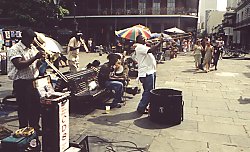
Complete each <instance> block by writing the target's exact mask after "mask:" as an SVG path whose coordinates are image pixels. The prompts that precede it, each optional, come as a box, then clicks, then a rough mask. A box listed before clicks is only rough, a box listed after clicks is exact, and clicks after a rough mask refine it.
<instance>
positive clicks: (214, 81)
mask: <svg viewBox="0 0 250 152" xmlns="http://www.w3.org/2000/svg"><path fill="white" fill-rule="evenodd" d="M80 58H81V61H80V62H81V66H82V67H83V66H86V65H87V64H88V63H89V62H92V61H93V60H94V59H99V60H100V61H101V63H103V62H104V61H106V55H103V56H101V57H100V56H99V55H98V54H95V53H89V54H86V53H81V57H80ZM249 63H250V62H249V56H248V59H246V60H240V59H223V60H220V61H219V65H218V70H217V71H210V72H209V73H204V72H203V71H195V70H194V59H193V56H191V55H186V56H182V55H179V56H178V57H177V58H175V59H173V60H169V61H165V62H164V63H163V64H158V67H157V69H158V72H157V76H158V77H157V83H156V86H157V88H172V89H177V90H181V91H182V96H183V100H184V121H183V122H182V123H181V124H180V125H176V126H166V125H160V124H156V123H153V122H151V121H150V120H149V119H148V116H147V115H143V116H140V115H138V114H137V113H136V112H135V109H136V106H137V104H138V101H139V99H140V97H141V94H137V95H135V96H132V95H131V96H130V95H128V96H129V97H130V98H127V101H126V105H125V106H124V107H122V108H120V109H112V110H111V111H110V113H109V114H104V113H105V111H104V110H100V109H96V110H95V111H93V112H91V113H90V114H88V115H86V116H85V115H80V114H71V115H70V138H73V137H75V136H76V135H79V134H85V135H88V136H98V137H100V138H105V139H107V140H108V141H110V142H117V141H120V142H117V143H113V145H114V150H115V151H119V152H125V151H132V150H136V149H133V148H131V147H135V145H133V144H136V146H137V147H139V148H140V149H141V150H145V151H149V152H239V151H246V152H248V151H250V64H249ZM61 70H62V71H66V70H67V68H63V69H61ZM0 83H1V87H0V98H3V97H4V96H5V95H6V94H8V93H10V92H11V86H12V83H11V81H9V80H8V79H7V78H6V76H5V75H1V76H0ZM132 84H134V85H136V84H137V82H136V81H135V80H132ZM83 109H84V108H83ZM0 122H1V124H4V125H5V126H7V127H8V128H10V129H12V130H15V129H17V127H18V121H17V115H16V112H3V111H2V112H1V115H0ZM90 138H95V137H90ZM121 141H130V142H133V143H130V142H121ZM129 147H130V148H129ZM106 148H110V147H108V146H106V145H103V143H102V142H99V143H96V144H91V145H90V150H91V152H92V151H93V152H102V151H105V150H108V149H106ZM109 150H110V149H109ZM110 151H111V150H110Z"/></svg>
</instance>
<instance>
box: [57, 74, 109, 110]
mask: <svg viewBox="0 0 250 152" xmlns="http://www.w3.org/2000/svg"><path fill="white" fill-rule="evenodd" d="M64 75H65V76H66V77H67V79H68V83H66V82H64V81H63V80H62V79H59V80H58V81H57V83H56V86H55V91H58V92H63V91H64V90H65V91H70V106H73V105H75V106H77V104H74V103H96V101H101V102H105V101H107V100H108V99H110V98H111V96H112V95H111V91H110V90H108V89H106V88H101V87H100V86H99V83H98V78H97V77H98V70H94V69H85V70H82V71H79V72H77V73H65V74H64ZM90 84H95V86H96V87H95V88H94V89H93V88H91V87H93V85H92V86H90Z"/></svg>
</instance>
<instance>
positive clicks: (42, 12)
mask: <svg viewBox="0 0 250 152" xmlns="http://www.w3.org/2000/svg"><path fill="white" fill-rule="evenodd" d="M0 6H1V8H0V17H5V18H13V19H15V20H16V21H17V24H19V25H24V26H35V27H43V26H45V25H48V24H50V23H51V22H54V21H55V20H57V18H56V17H55V14H56V13H58V16H59V18H60V17H62V16H64V15H66V14H68V13H69V12H68V10H66V9H64V8H63V7H62V6H59V7H56V6H55V4H54V3H53V0H0Z"/></svg>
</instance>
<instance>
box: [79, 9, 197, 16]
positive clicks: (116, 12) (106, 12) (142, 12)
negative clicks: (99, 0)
mask: <svg viewBox="0 0 250 152" xmlns="http://www.w3.org/2000/svg"><path fill="white" fill-rule="evenodd" d="M154 12H155V13H154ZM84 14H86V15H191V16H197V9H190V8H189V9H186V8H176V9H175V11H171V12H168V11H167V8H161V9H159V11H157V12H156V11H155V10H153V9H152V8H148V9H135V8H131V9H121V8H117V9H99V10H98V9H87V10H85V13H84ZM77 15H81V14H77Z"/></svg>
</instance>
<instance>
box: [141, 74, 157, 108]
mask: <svg viewBox="0 0 250 152" xmlns="http://www.w3.org/2000/svg"><path fill="white" fill-rule="evenodd" d="M155 81H156V73H154V74H150V75H147V76H146V77H141V78H140V82H141V83H142V86H143V93H142V98H141V101H140V103H139V104H138V107H137V110H139V111H145V109H146V108H147V106H148V104H149V97H150V90H152V89H154V88H155Z"/></svg>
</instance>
